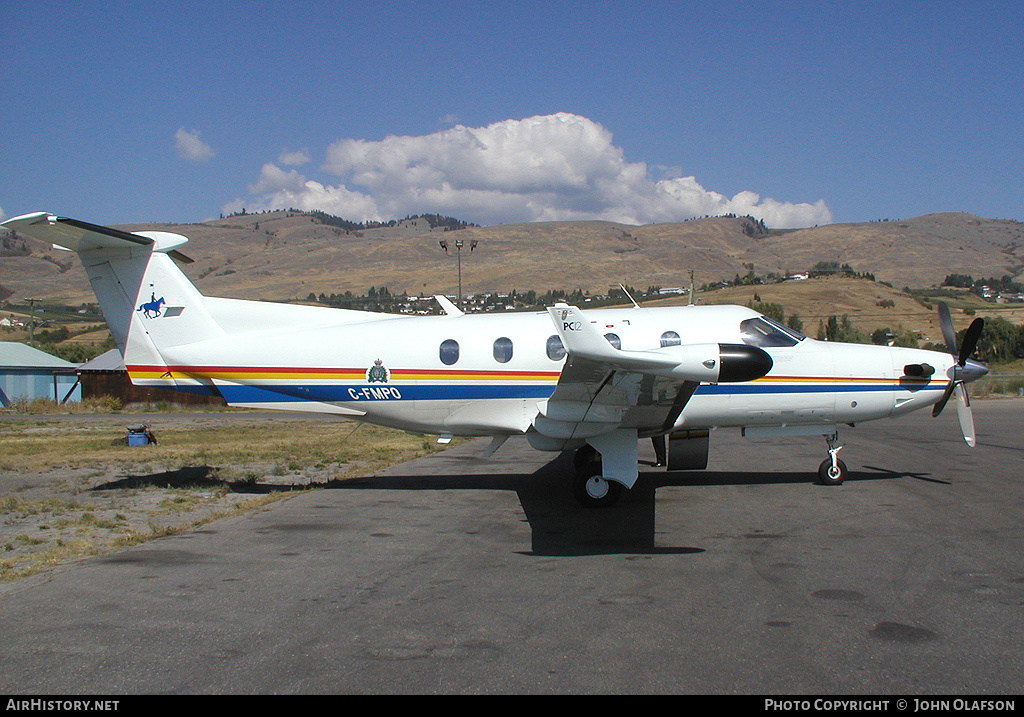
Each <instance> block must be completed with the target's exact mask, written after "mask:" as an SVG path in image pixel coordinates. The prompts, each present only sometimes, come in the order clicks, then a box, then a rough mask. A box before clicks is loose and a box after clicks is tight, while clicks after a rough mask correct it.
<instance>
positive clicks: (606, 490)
mask: <svg viewBox="0 0 1024 717" xmlns="http://www.w3.org/2000/svg"><path fill="white" fill-rule="evenodd" d="M572 463H573V467H574V468H575V469H576V475H575V476H574V477H573V479H572V493H573V495H574V496H575V497H576V500H577V501H578V502H579V504H580V505H582V506H583V507H584V508H609V507H611V506H613V505H615V504H616V503H617V502H618V501H619V498H620V497H622V491H623V490H625V488H624V487H623V485H622V484H621V483H617V482H616V481H613V480H607V479H606V478H603V477H602V476H601V454H600V453H598V452H597V451H596V450H594V448H592V447H591V446H589V445H588V446H584V447H583V448H580V449H579V450H578V451H576V454H575V455H574V456H573V458H572Z"/></svg>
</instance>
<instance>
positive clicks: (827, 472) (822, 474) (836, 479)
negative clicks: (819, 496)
mask: <svg viewBox="0 0 1024 717" xmlns="http://www.w3.org/2000/svg"><path fill="white" fill-rule="evenodd" d="M825 441H826V443H828V458H826V459H825V460H823V461H822V462H821V465H820V466H818V483H820V484H821V485H841V484H842V482H843V481H844V480H846V476H847V474H848V473H849V471H848V470H847V469H846V464H845V463H843V462H842V461H841V460H839V455H838V454H839V451H841V450H843V447H842V446H840V445H838V443H839V434H838V433H833V434H832V435H831V436H825Z"/></svg>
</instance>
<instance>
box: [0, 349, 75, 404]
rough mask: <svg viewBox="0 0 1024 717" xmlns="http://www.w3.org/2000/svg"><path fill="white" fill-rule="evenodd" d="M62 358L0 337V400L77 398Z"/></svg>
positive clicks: (68, 367) (71, 374) (72, 369)
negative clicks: (2, 339) (1, 339)
mask: <svg viewBox="0 0 1024 717" xmlns="http://www.w3.org/2000/svg"><path fill="white" fill-rule="evenodd" d="M77 368H78V367H77V366H76V365H75V364H73V363H70V362H69V361H65V360H64V359H61V358H57V357H56V356H51V355H50V354H48V353H46V352H44V351H40V350H39V349H36V348H32V347H31V346H27V345H26V344H19V343H17V342H15V341H0V404H3V405H4V406H9V405H11V403H12V402H14V401H17V400H19V399H24V400H28V401H32V400H35V399H37V398H46V399H49V400H51V401H55V402H57V403H67V402H68V401H81V400H82V389H81V387H80V386H79V385H78V376H77V375H76V373H75V371H76V369H77Z"/></svg>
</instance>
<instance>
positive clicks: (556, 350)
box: [547, 336, 565, 361]
mask: <svg viewBox="0 0 1024 717" xmlns="http://www.w3.org/2000/svg"><path fill="white" fill-rule="evenodd" d="M547 352H548V358H549V359H551V360H552V361H561V360H562V359H564V358H565V346H563V345H562V339H560V338H558V337H557V336H549V337H548V345H547Z"/></svg>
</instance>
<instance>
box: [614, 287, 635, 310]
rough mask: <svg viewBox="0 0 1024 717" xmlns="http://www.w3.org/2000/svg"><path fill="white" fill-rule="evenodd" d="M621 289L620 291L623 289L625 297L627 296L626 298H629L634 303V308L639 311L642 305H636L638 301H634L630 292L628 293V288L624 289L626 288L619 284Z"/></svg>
mask: <svg viewBox="0 0 1024 717" xmlns="http://www.w3.org/2000/svg"><path fill="white" fill-rule="evenodd" d="M619 288H620V289H622V293H623V294H625V295H626V297H627V298H628V299H629V300H630V301H632V302H633V308H635V309H639V308H640V304H638V303H636V299H634V298H633V297H632V296H630V294H629V292H628V291H626V287H624V286H623V285H622V284H619Z"/></svg>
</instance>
